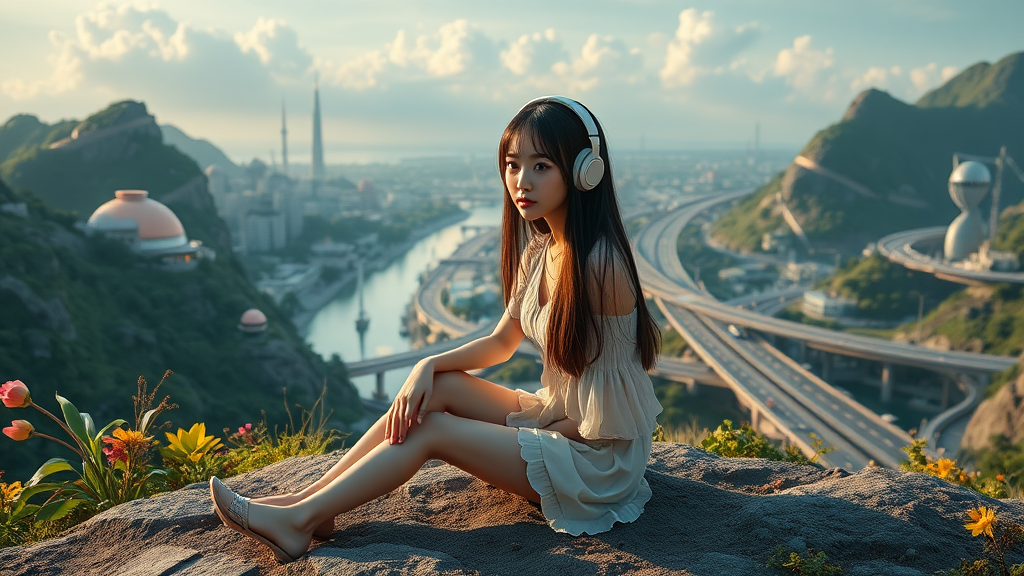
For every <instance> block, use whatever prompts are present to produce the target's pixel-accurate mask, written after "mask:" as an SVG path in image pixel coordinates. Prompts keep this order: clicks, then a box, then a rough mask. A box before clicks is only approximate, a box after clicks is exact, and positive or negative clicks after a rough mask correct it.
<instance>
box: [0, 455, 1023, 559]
mask: <svg viewBox="0 0 1024 576" xmlns="http://www.w3.org/2000/svg"><path fill="white" fill-rule="evenodd" d="M337 458H338V453H334V454H328V455H323V456H313V457H308V458H295V459H291V460H287V461H284V462H280V463H278V464H275V465H273V466H268V467H267V468H264V469H262V470H257V471H255V472H251V473H248V474H244V475H242V476H238V477H235V478H231V479H229V480H228V485H230V486H231V487H232V488H234V489H236V490H238V491H239V492H241V493H242V494H246V495H249V496H253V497H256V496H264V495H269V494H273V493H279V492H282V491H288V490H294V489H298V488H300V487H301V486H303V485H305V484H306V483H308V482H311V481H312V480H313V479H315V478H316V477H317V476H318V475H319V474H321V473H322V472H324V471H326V470H327V469H328V468H330V466H331V465H332V464H333V463H334V462H335V461H336V459H337ZM647 479H648V481H649V482H650V484H651V488H652V490H653V492H654V496H653V498H652V499H651V501H650V502H649V503H648V504H647V506H646V510H645V512H644V514H643V515H642V516H641V517H640V518H639V519H638V520H637V521H636V522H633V523H630V524H617V525H616V526H615V527H614V528H612V530H610V531H609V532H605V533H603V534H598V535H596V536H586V535H584V536H581V537H578V538H573V537H572V536H569V535H567V534H559V533H556V532H554V531H552V530H551V529H550V528H549V527H548V526H547V524H546V522H545V520H544V517H543V515H542V514H541V511H540V509H539V508H538V507H537V506H535V505H533V504H531V503H530V502H528V501H527V500H525V499H523V498H520V497H518V496H514V495H510V494H507V493H505V492H502V491H501V490H499V489H497V488H493V487H491V486H488V485H487V484H485V483H483V482H481V481H479V480H476V479H475V478H473V477H471V476H469V475H468V474H466V473H464V472H462V471H460V470H458V469H456V468H454V467H452V466H448V465H446V464H442V463H440V462H436V461H432V462H429V463H427V465H425V466H424V467H423V469H422V470H420V471H419V472H418V473H417V475H416V476H415V477H414V478H413V479H412V480H410V481H409V482H408V483H407V484H406V485H405V486H403V487H402V488H400V489H398V490H396V491H394V492H392V493H391V494H388V495H387V496H383V497H381V498H378V499H376V500H374V501H372V502H369V503H367V504H365V505H363V506H361V507H359V508H357V509H355V510H353V511H351V512H349V513H348V514H345V515H344V516H342V517H340V518H339V519H338V521H337V523H336V526H335V528H336V529H335V533H334V535H333V537H332V538H331V539H330V540H328V541H326V542H316V541H314V544H313V546H312V547H311V550H310V552H309V553H308V554H307V555H306V556H305V557H303V558H301V559H300V560H298V561H296V562H294V563H292V564H287V565H282V564H278V563H277V561H276V560H275V559H274V557H273V555H272V554H271V553H270V551H269V550H268V549H266V548H265V547H263V546H262V545H260V544H257V543H256V542H254V541H252V540H250V539H247V538H245V537H243V536H241V535H239V534H238V533H236V532H234V531H232V530H229V529H227V528H225V527H223V526H222V525H221V523H220V521H219V519H218V518H217V517H216V516H215V515H214V514H213V509H212V506H211V504H210V501H209V495H208V491H207V488H206V486H205V485H202V484H196V485H192V486H188V487H186V488H183V489H181V490H178V491H176V492H172V493H168V494H161V495H159V496H155V497H153V498H150V499H147V500H137V501H134V502H130V503H128V504H125V505H122V506H118V507H117V508H113V509H111V510H108V511H106V512H104V513H103V514H100V515H98V516H96V517H95V518H93V519H91V520H89V521H88V522H85V523H83V524H81V525H79V526H77V527H75V528H73V529H71V530H70V531H68V533H66V534H65V535H64V536H62V537H60V538H57V539H54V540H50V541H46V542H41V543H37V544H34V545H32V546H25V547H19V548H8V549H3V550H0V570H2V571H4V574H11V575H12V576H15V575H19V576H20V575H28V574H32V575H36V574H42V575H47V574H75V575H78V574H133V575H135V574H154V575H155V574H166V575H179V576H180V575H190V574H229V575H242V574H274V575H279V574H289V575H307V574H309V575H313V574H401V575H419V574H424V575H425V574H438V573H441V574H510V575H515V576H526V575H532V574H545V575H546V574H557V575H575V574H580V575H582V574H587V575H590V574H681V575H682V574H692V575H701V576H704V575H730V576H735V575H761V574H775V573H776V572H774V571H771V570H768V569H766V568H765V567H764V566H765V563H766V562H767V559H768V556H769V554H770V552H771V550H772V549H773V548H774V547H775V546H776V545H779V544H782V545H786V544H796V545H806V546H810V547H811V548H813V549H815V550H823V551H825V553H826V554H827V555H828V557H829V559H830V560H831V561H833V562H834V563H837V564H839V565H840V566H842V567H843V570H844V573H845V574H852V575H858V576H867V575H875V574H887V575H901V576H922V575H926V574H932V573H933V572H934V571H936V570H939V569H947V568H952V567H954V566H955V565H956V564H957V562H958V561H959V559H960V558H967V557H976V556H978V555H979V554H980V553H981V551H982V548H983V544H982V541H981V539H979V538H972V537H971V535H970V533H968V532H967V531H966V530H965V529H964V528H963V522H964V521H965V519H966V510H967V509H969V508H971V507H973V506H975V505H978V504H984V505H988V506H994V507H995V509H996V511H997V514H998V515H999V517H1000V518H1004V519H1008V520H1011V521H1015V522H1021V523H1024V502H1022V501H1020V500H1002V501H1000V500H992V499H990V498H986V497H984V496H981V495H979V494H977V493H975V492H972V491H970V490H966V489H963V488H959V487H957V486H953V485H951V484H947V483H946V482H944V481H942V480H939V479H937V478H934V477H931V476H927V475H923V474H913V473H902V472H897V471H893V470H884V469H877V468H875V469H872V468H867V469H864V470H862V471H860V472H857V473H855V474H851V473H849V472H846V471H845V470H841V469H838V468H834V469H829V470H821V469H817V468H813V467H809V466H800V465H795V464H787V463H782V462H769V461H766V460H760V459H729V458H720V457H717V456H714V455H711V454H707V453H706V452H704V451H703V450H700V449H697V448H692V447H690V446H686V445H679V444H671V443H658V444H655V445H654V450H653V453H652V455H651V461H650V465H649V467H648V471H647ZM1008 559H1010V560H1013V561H1016V562H1020V561H1024V558H1021V557H1019V555H1018V556H1017V557H1010V558H1008Z"/></svg>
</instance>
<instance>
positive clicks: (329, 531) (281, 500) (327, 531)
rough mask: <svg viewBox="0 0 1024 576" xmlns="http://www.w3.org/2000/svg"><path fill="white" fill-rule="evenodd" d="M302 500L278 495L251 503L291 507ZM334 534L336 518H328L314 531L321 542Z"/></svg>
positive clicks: (294, 496) (295, 495)
mask: <svg viewBox="0 0 1024 576" xmlns="http://www.w3.org/2000/svg"><path fill="white" fill-rule="evenodd" d="M301 500H302V497H301V496H299V495H298V494H292V493H288V494H277V495H274V496H264V497H263V498H253V499H252V500H251V502H253V503H255V504H267V505H268V506H290V505H292V504H295V503H296V502H299V501H301ZM333 534H334V518H328V519H327V520H324V521H323V522H322V523H321V524H320V525H319V526H317V527H316V529H315V530H313V536H314V537H315V538H319V539H321V540H326V539H328V538H330V537H331V536H332V535H333Z"/></svg>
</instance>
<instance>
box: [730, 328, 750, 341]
mask: <svg viewBox="0 0 1024 576" xmlns="http://www.w3.org/2000/svg"><path fill="white" fill-rule="evenodd" d="M729 335H730V336H732V337H733V338H735V339H737V340H742V339H744V338H746V337H747V331H746V330H745V329H743V328H740V327H739V326H737V325H735V324H729Z"/></svg>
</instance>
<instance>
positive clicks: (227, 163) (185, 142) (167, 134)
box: [160, 124, 245, 178]
mask: <svg viewBox="0 0 1024 576" xmlns="http://www.w3.org/2000/svg"><path fill="white" fill-rule="evenodd" d="M160 132H161V133H162V134H163V137H164V143H166V144H170V145H171V146H174V147H175V148H177V149H178V150H181V151H182V152H184V153H185V154H186V155H188V157H189V158H192V159H193V160H195V161H196V164H198V165H199V167H200V168H202V169H204V170H205V169H206V167H207V166H213V165H216V166H217V167H218V168H220V169H221V170H224V172H225V174H227V176H228V177H229V178H245V171H244V170H243V169H242V168H241V167H240V166H238V165H237V164H235V163H234V162H232V161H231V159H230V158H228V157H227V155H226V154H224V152H223V151H222V150H221V149H220V148H217V147H216V146H214V145H213V144H212V143H210V142H209V141H208V140H203V139H196V138H192V137H191V136H189V135H188V134H186V133H185V132H183V131H182V130H181V129H180V128H178V127H177V126H172V125H170V124H161V125H160Z"/></svg>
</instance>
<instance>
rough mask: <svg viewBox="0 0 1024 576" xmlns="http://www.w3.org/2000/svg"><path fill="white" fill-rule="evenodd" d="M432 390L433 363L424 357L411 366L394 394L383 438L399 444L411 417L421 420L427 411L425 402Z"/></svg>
mask: <svg viewBox="0 0 1024 576" xmlns="http://www.w3.org/2000/svg"><path fill="white" fill-rule="evenodd" d="M433 392H434V364H433V363H432V362H431V361H430V360H429V359H424V360H421V361H419V362H417V363H416V365H415V366H413V369H412V372H411V373H410V374H409V377H408V378H406V379H405V384H403V385H402V389H401V390H399V391H398V394H396V395H395V401H394V402H392V403H391V408H390V409H388V414H387V419H386V420H385V426H384V439H385V440H388V441H389V442H390V443H391V444H400V443H402V442H403V441H405V436H406V434H407V433H408V431H409V428H411V427H412V419H413V418H416V421H417V423H420V422H423V416H425V415H426V413H427V402H429V401H430V395H431V394H432V393H433Z"/></svg>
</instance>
